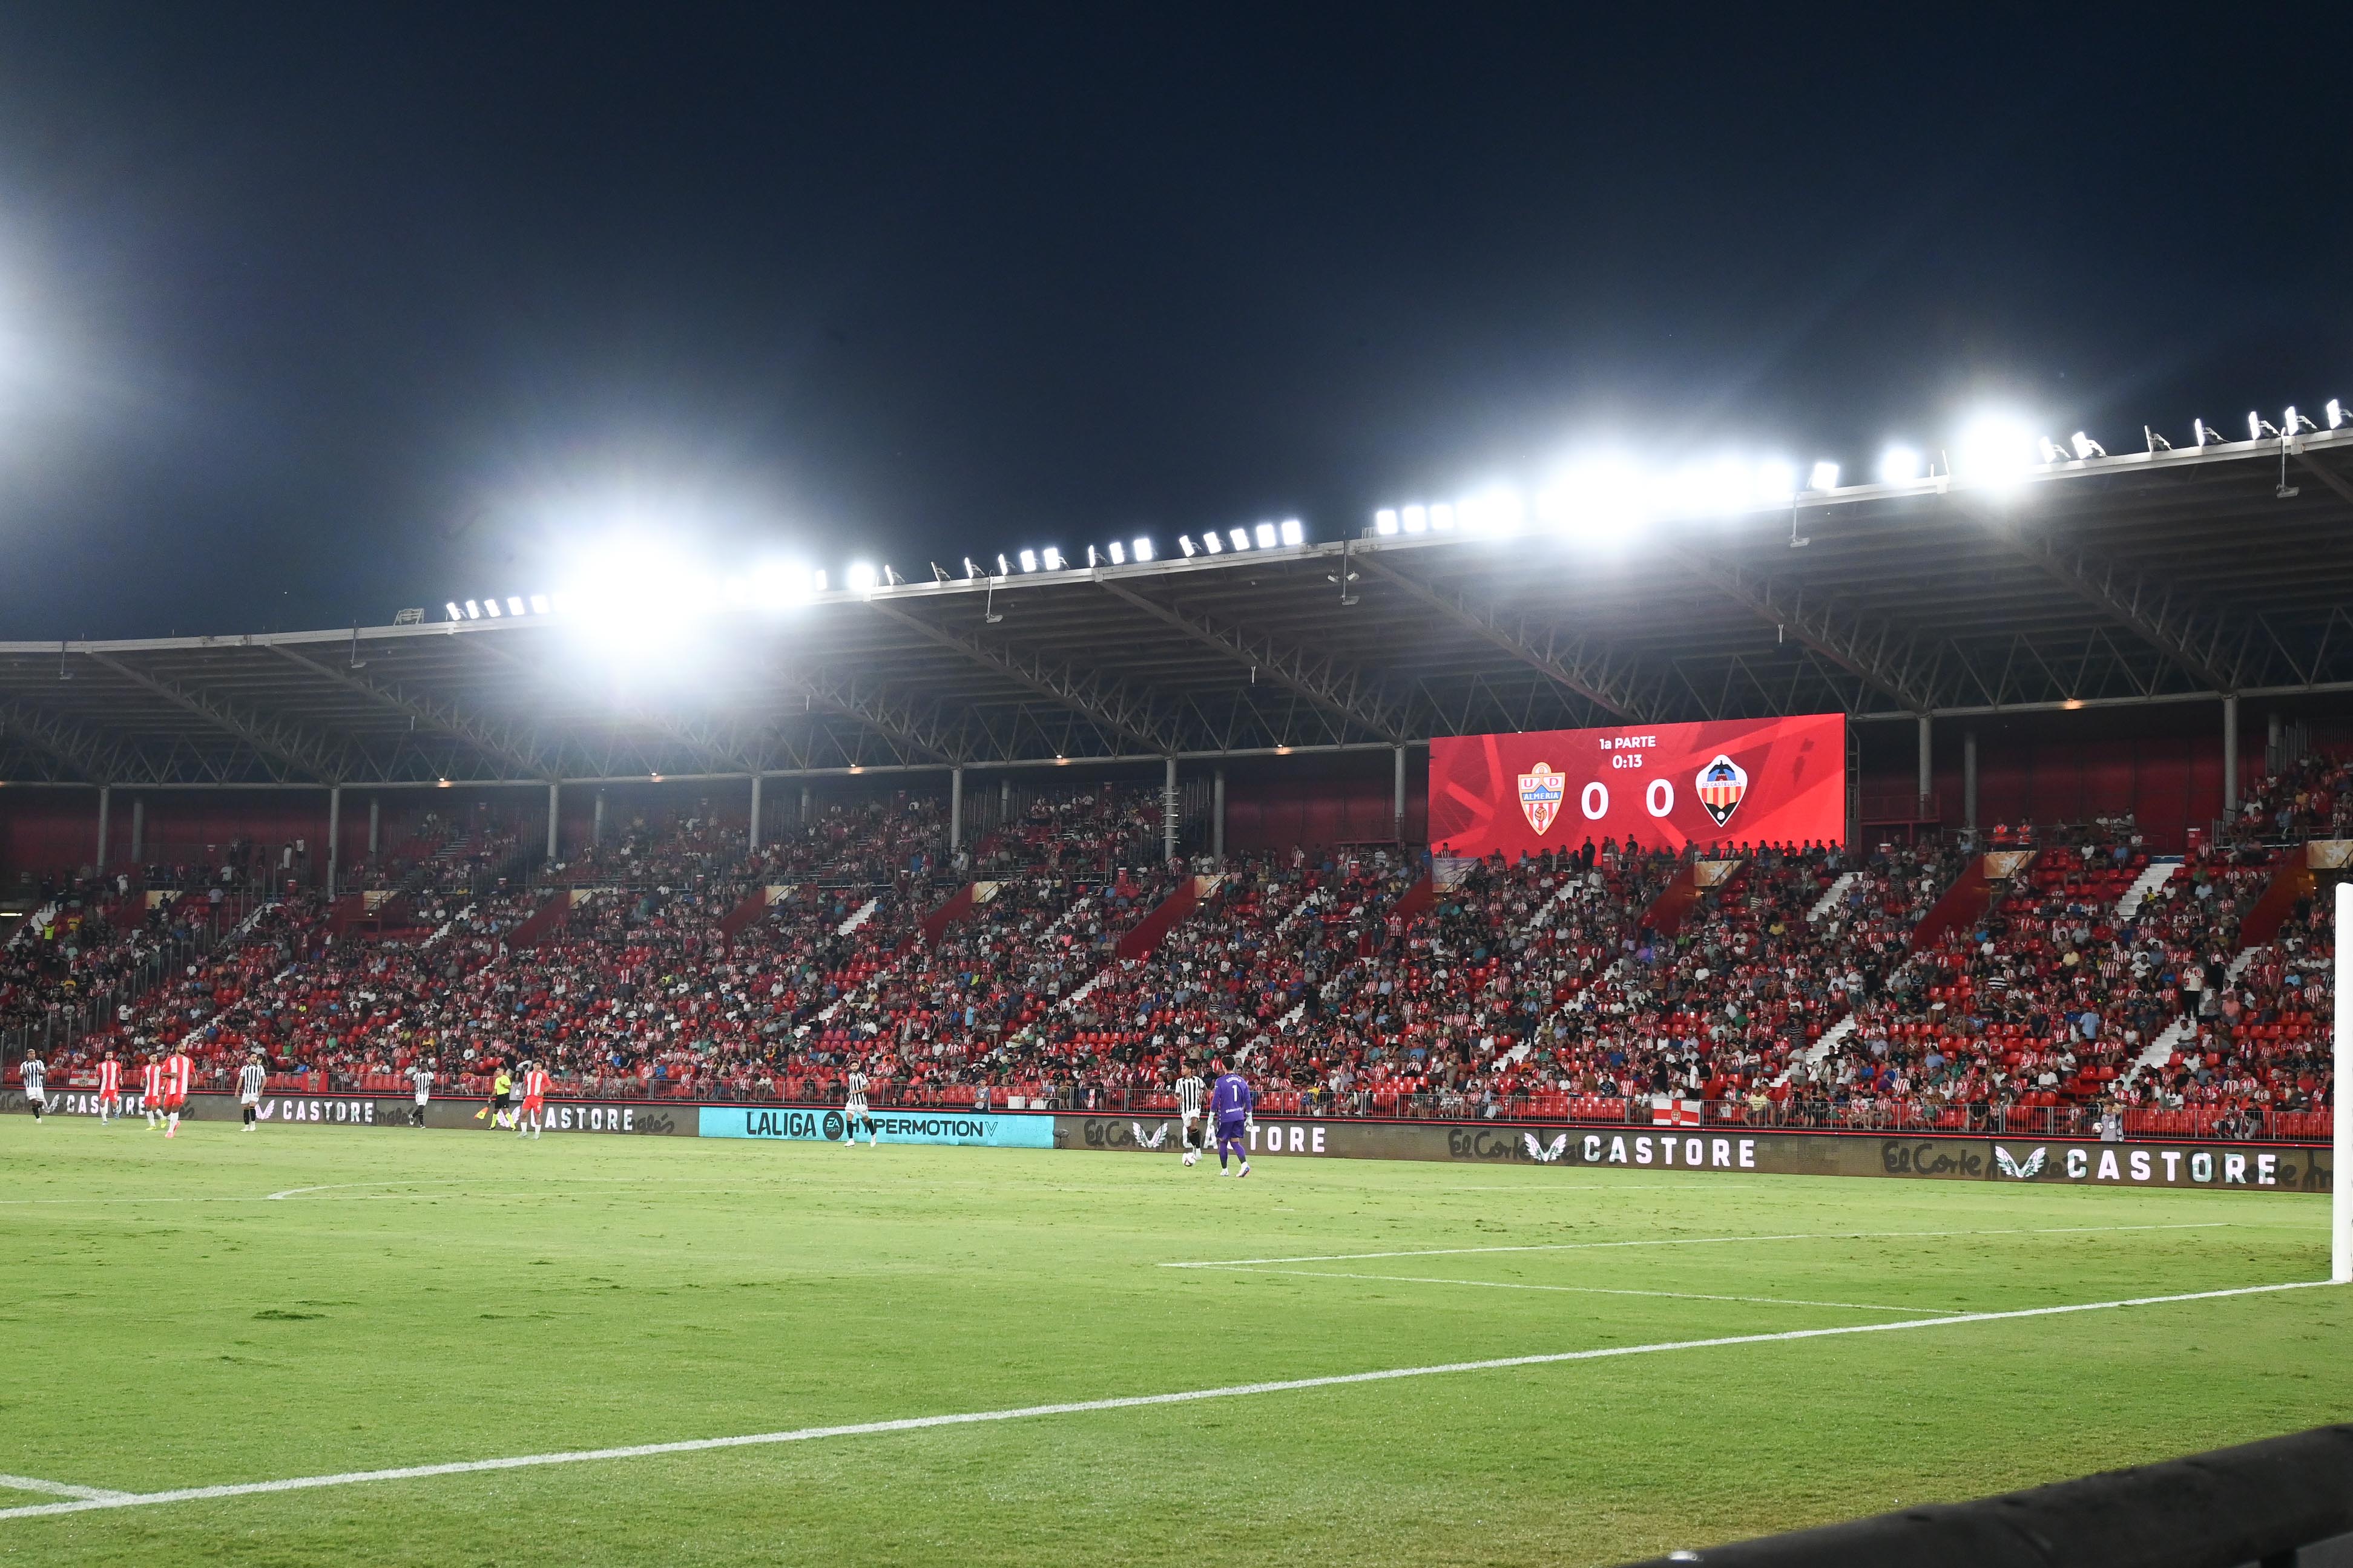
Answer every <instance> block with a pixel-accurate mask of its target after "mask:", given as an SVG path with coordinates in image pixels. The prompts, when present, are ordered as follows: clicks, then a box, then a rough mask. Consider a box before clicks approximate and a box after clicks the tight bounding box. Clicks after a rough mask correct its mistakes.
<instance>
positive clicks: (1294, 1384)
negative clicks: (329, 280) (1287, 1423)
mask: <svg viewBox="0 0 2353 1568" xmlns="http://www.w3.org/2000/svg"><path fill="white" fill-rule="evenodd" d="M2327 1284H2328V1281H2327V1280H2325V1279H2299V1280H2295V1281H2292V1282H2290V1283H2287V1284H2284V1285H2240V1286H2235V1287H2232V1289H2227V1290H2193V1291H2189V1292H2187V1293H2184V1294H2181V1295H2176V1296H2134V1297H2128V1298H2126V1299H2125V1300H2117V1301H2083V1302H2077V1303H2075V1304H2073V1305H2072V1306H2063V1307H2021V1308H2018V1309H2015V1310H2010V1311H2006V1312H1958V1313H1954V1314H1951V1315H1949V1316H1947V1317H1941V1318H1913V1319H1909V1320H1906V1321H1902V1322H1894V1323H1850V1324H1846V1325H1844V1326H1841V1327H1838V1328H1829V1329H1784V1330H1781V1331H1778V1332H1775V1333H1764V1334H1728V1335H1725V1336H1722V1337H1719V1338H1715V1339H1706V1340H1671V1341H1667V1342H1662V1343H1659V1344H1648V1345H1607V1346H1603V1347H1601V1348H1600V1349H1598V1350H1583V1351H1554V1352H1549V1353H1546V1354H1542V1355H1515V1356H1497V1357H1494V1358H1493V1359H1491V1360H1487V1361H1457V1362H1443V1363H1439V1364H1438V1365H1435V1366H1400V1367H1389V1368H1387V1369H1384V1370H1382V1371H1379V1372H1348V1373H1336V1374H1334V1375H1332V1376H1328V1377H1294V1378H1286V1379H1284V1380H1283V1381H1282V1382H1279V1383H1237V1384H1227V1385H1225V1386H1224V1387H1221V1388H1193V1389H1186V1390H1183V1391H1182V1392H1179V1393H1176V1394H1129V1395H1127V1396H1125V1397H1124V1398H1118V1399H1083V1400H1074V1401H1071V1402H1070V1403H1067V1404H1061V1405H1020V1406H1018V1407H1016V1408H1014V1409H1010V1410H975V1411H965V1412H961V1413H958V1414H955V1415H913V1416H907V1417H904V1418H902V1419H900V1420H896V1421H860V1422H857V1423H854V1424H851V1425H849V1426H800V1427H796V1428H794V1429H793V1430H791V1431H788V1432H754V1433H750V1434H747V1435H745V1436H739V1437H690V1438H686V1439H683V1440H681V1441H678V1442H672V1443H638V1444H633V1445H631V1446H630V1447H624V1448H575V1449H570V1450H566V1451H564V1452H559V1453H553V1454H517V1455H513V1456H511V1457H509V1458H500V1459H459V1460H454V1461H451V1462H449V1463H448V1464H439V1465H406V1466H403V1467H400V1468H396V1469H386V1470H346V1471H344V1472H343V1473H342V1474H340V1475H331V1476H293V1477H290V1478H288V1479H284V1480H276V1481H238V1482H234V1483H231V1484H229V1485H226V1486H215V1487H181V1488H178V1489H174V1490H171V1491H160V1492H133V1493H131V1494H130V1495H128V1496H121V1497H97V1498H84V1499H77V1500H74V1501H71V1502H50V1503H29V1504H26V1505H25V1506H23V1507H20V1508H0V1519H32V1518H37V1517H40V1516H44V1515H47V1514H58V1513H88V1512H90V1511H92V1510H99V1509H115V1508H148V1507H153V1506H155V1505H157V1504H161V1503H173V1502H208V1501H212V1500H216V1499H220V1498H238V1497H260V1496H264V1495H267V1494H269V1493H271V1492H298V1491H311V1490H315V1489H319V1488H322V1487H349V1486H359V1485H362V1484H364V1483H365V1482H369V1481H413V1480H424V1479H430V1478H433V1477H436V1476H465V1475H480V1474H482V1473H484V1472H486V1471H492V1470H523V1469H533V1468H538V1467H541V1466H543V1465H578V1464H585V1463H587V1462H588V1461H590V1460H596V1459H645V1458H658V1457H660V1456H664V1455H669V1454H700V1453H707V1452H710V1451H712V1450H713V1449H719V1448H757V1447H771V1446H773V1445H776V1444H780V1443H807V1442H814V1441H816V1440H817V1439H818V1438H821V1437H864V1436H875V1435H877V1434H881V1433H886V1432H921V1431H927V1430H929V1429H931V1428H933V1427H935V1426H981V1425H984V1424H987V1423H991V1422H998V1421H1026V1420H1034V1419H1036V1418H1038V1417H1040V1416H1046V1415H1086V1414H1089V1413H1091V1412H1093V1411H1098V1410H1138V1409H1143V1408H1145V1407H1146V1406H1149V1405H1190V1404H1195V1403H1198V1401H1201V1400H1205V1399H1236V1398H1240V1397H1243V1396H1245V1395H1249V1394H1293V1393H1297V1392H1299V1391H1300V1390H1303V1389H1310V1388H1344V1387H1347V1386H1349V1385H1352V1384H1365V1383H1389V1382H1394V1381H1396V1380H1397V1379H1399V1378H1407V1377H1439V1376H1443V1375H1446V1374H1448V1373H1462V1372H1501V1371H1505V1370H1508V1369H1511V1368H1514V1367H1524V1366H1556V1365H1559V1364H1561V1363H1566V1362H1582V1361H1610V1360H1614V1359H1616V1358H1618V1357H1620V1356H1636V1355H1656V1354H1659V1353H1662V1352H1667V1351H1698V1350H1717V1349H1722V1348H1725V1347H1727V1346H1732V1345H1761V1344H1776V1343H1780V1342H1785V1341H1790V1340H1822V1339H1835V1338H1839V1337H1841V1336H1842V1335H1847V1334H1883V1333H1891V1332H1894V1331H1898V1330H1904V1329H1937V1328H1948V1327H1952V1326H1954V1325H1957V1324H1963V1323H1998V1322H2004V1321H2010V1320H2014V1319H2019V1318H2052V1317H2059V1316H2062V1315H2063V1314H2066V1313H2071V1312H2105V1311H2112V1310H2116V1309H2118V1308H2122V1307H2158V1306H2166V1305H2169V1304H2171V1303H2174V1302H2179V1301H2214V1300H2222V1299H2223V1298H2225V1297H2231V1296H2264V1295H2270V1294H2272V1293H2274V1292H2275V1291H2280V1290H2309V1289H2315V1288H2317V1287H2325V1286H2327Z"/></svg>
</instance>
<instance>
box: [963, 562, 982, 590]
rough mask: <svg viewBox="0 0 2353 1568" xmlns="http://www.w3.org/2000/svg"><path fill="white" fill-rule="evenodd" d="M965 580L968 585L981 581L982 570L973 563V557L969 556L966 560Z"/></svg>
mask: <svg viewBox="0 0 2353 1568" xmlns="http://www.w3.org/2000/svg"><path fill="white" fill-rule="evenodd" d="M964 580H965V582H967V583H975V582H978V581H979V580H980V568H979V567H977V566H976V565H974V564H973V563H972V557H971V556H969V555H967V556H965V558H964Z"/></svg>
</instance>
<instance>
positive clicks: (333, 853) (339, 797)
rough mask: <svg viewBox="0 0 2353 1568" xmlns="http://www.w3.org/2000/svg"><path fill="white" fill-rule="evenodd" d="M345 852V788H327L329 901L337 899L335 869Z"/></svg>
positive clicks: (331, 785) (331, 786)
mask: <svg viewBox="0 0 2353 1568" xmlns="http://www.w3.org/2000/svg"><path fill="white" fill-rule="evenodd" d="M342 855H343V785H341V784H329V785H328V786H327V901H328V902H329V903H332V902H333V901H334V899H335V868H336V862H337V860H338V859H339V858H341V857H342Z"/></svg>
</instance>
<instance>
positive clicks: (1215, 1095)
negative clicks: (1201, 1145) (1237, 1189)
mask: <svg viewBox="0 0 2353 1568" xmlns="http://www.w3.org/2000/svg"><path fill="white" fill-rule="evenodd" d="M1251 1104H1252V1100H1251V1098H1250V1085H1248V1084H1246V1083H1244V1082H1243V1081H1242V1077H1241V1074H1240V1073H1236V1072H1228V1071H1226V1070H1225V1064H1224V1063H1222V1062H1220V1063H1219V1064H1218V1082H1217V1086H1216V1087H1215V1088H1214V1089H1211V1090H1210V1091H1209V1113H1210V1116H1211V1117H1212V1118H1213V1119H1214V1120H1215V1121H1216V1122H1217V1124H1218V1174H1219V1175H1221V1176H1222V1175H1225V1174H1227V1170H1226V1151H1227V1150H1228V1149H1231V1150H1232V1151H1233V1152H1234V1156H1235V1158H1237V1159H1239V1160H1240V1161H1241V1163H1242V1168H1241V1169H1240V1171H1237V1172H1234V1173H1233V1174H1235V1175H1240V1176H1247V1175H1249V1174H1250V1144H1249V1142H1247V1139H1248V1136H1249V1132H1250V1106H1251Z"/></svg>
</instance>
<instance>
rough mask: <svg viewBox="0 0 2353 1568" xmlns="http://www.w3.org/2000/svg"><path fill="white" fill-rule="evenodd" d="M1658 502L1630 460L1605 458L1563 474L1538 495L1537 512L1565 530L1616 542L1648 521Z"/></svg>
mask: <svg viewBox="0 0 2353 1568" xmlns="http://www.w3.org/2000/svg"><path fill="white" fill-rule="evenodd" d="M1657 502H1658V496H1657V495H1656V493H1655V491H1654V488H1653V487H1652V486H1651V483H1650V482H1649V480H1648V479H1646V478H1645V476H1644V475H1643V474H1642V473H1641V470H1640V469H1638V468H1635V467H1634V465H1633V464H1632V463H1630V462H1629V461H1627V460H1626V459H1624V458H1618V457H1612V456H1603V457H1599V458H1590V459H1588V460H1586V461H1583V462H1579V463H1577V465H1576V466H1575V467H1573V468H1569V469H1567V471H1565V472H1564V473H1562V474H1561V476H1560V477H1559V479H1556V480H1555V481H1554V483H1553V484H1552V485H1551V486H1550V487H1548V488H1547V489H1545V490H1544V491H1543V492H1542V493H1541V494H1539V495H1538V496H1537V497H1536V515H1537V516H1538V517H1539V518H1541V519H1542V520H1543V521H1545V522H1546V523H1547V524H1549V525H1550V526H1551V527H1553V528H1555V529H1557V530H1559V531H1563V532H1567V533H1574V534H1576V535H1577V536H1578V537H1580V538H1583V539H1586V540H1588V541H1591V542H1597V543H1604V544H1615V543H1619V542H1623V541H1624V540H1625V539H1626V538H1628V537H1629V536H1630V535H1631V534H1632V533H1633V532H1634V531H1636V530H1638V529H1640V528H1641V526H1642V525H1643V524H1645V523H1647V522H1649V521H1651V513H1652V511H1653V510H1655V508H1656V506H1657Z"/></svg>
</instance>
